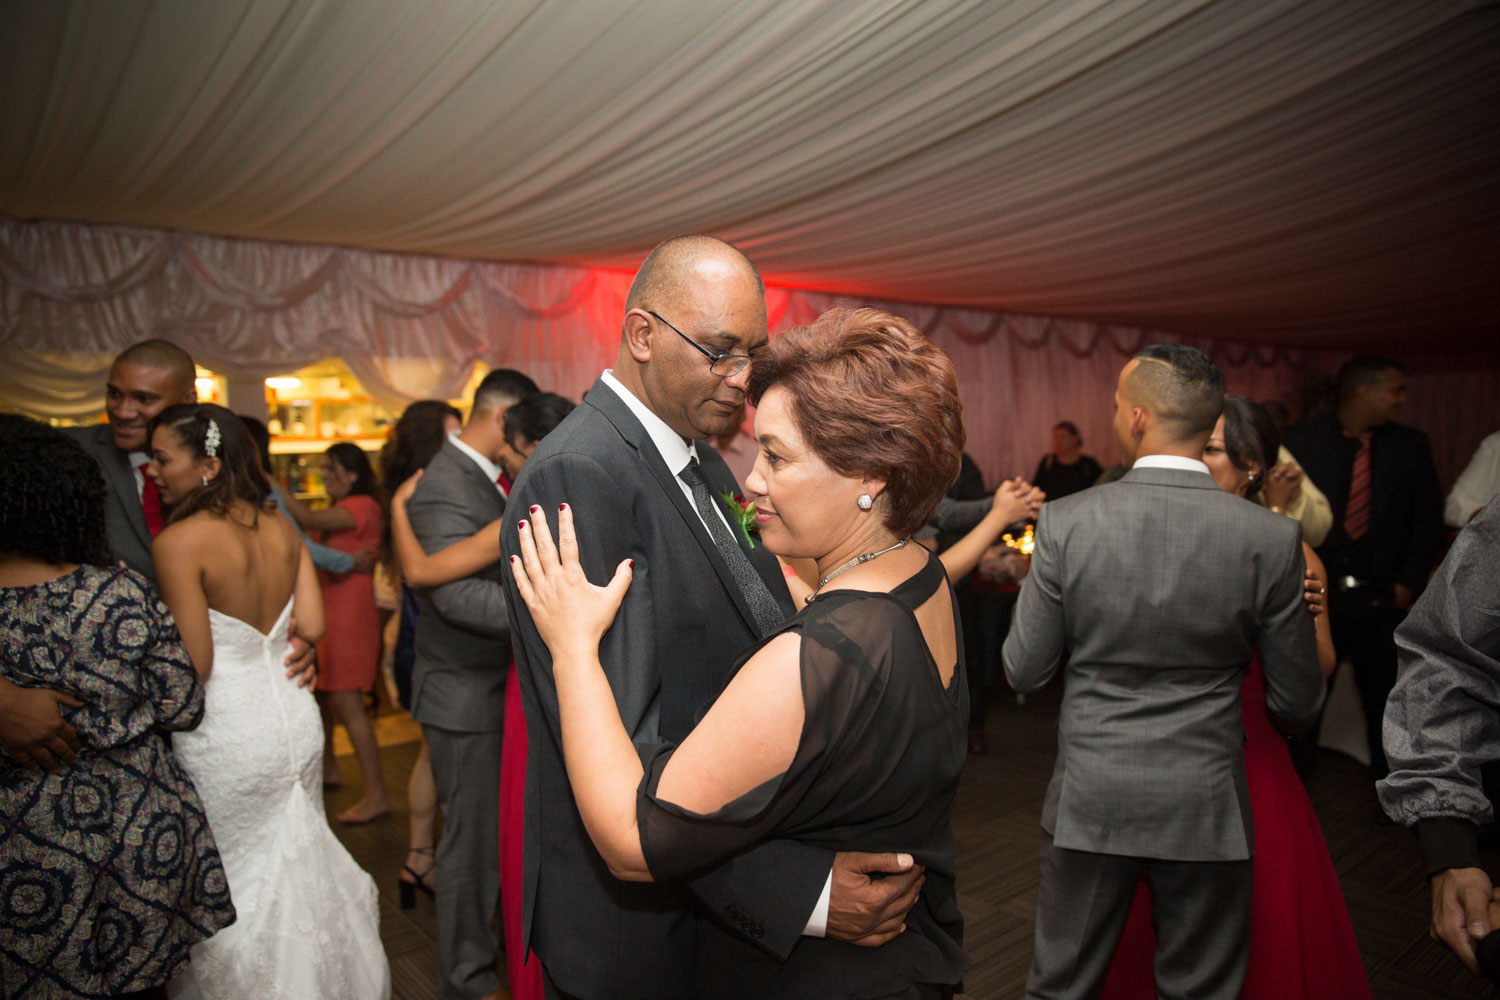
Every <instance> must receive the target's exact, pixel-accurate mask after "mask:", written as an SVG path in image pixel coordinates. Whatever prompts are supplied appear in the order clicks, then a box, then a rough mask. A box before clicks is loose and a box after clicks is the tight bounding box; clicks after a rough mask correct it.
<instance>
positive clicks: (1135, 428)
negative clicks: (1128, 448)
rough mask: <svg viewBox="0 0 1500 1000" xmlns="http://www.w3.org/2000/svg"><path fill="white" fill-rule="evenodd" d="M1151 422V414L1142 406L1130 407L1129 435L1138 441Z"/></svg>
mask: <svg viewBox="0 0 1500 1000" xmlns="http://www.w3.org/2000/svg"><path fill="white" fill-rule="evenodd" d="M1150 424H1151V415H1150V414H1149V413H1147V412H1146V408H1145V407H1144V406H1132V407H1131V408H1130V436H1131V437H1132V438H1134V439H1135V440H1137V441H1139V440H1140V439H1141V438H1142V437H1144V436H1145V435H1146V428H1147V427H1149V426H1150Z"/></svg>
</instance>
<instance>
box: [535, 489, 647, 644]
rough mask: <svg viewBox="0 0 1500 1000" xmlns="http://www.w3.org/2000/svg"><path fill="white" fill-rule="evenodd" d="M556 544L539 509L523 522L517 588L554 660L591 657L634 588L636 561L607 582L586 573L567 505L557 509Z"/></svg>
mask: <svg viewBox="0 0 1500 1000" xmlns="http://www.w3.org/2000/svg"><path fill="white" fill-rule="evenodd" d="M557 520H558V524H557V542H556V544H555V545H554V544H553V541H552V529H551V527H549V526H548V524H547V515H546V513H545V512H543V511H542V509H541V508H540V507H532V508H531V516H530V517H529V518H522V519H521V520H520V521H519V522H518V527H517V529H516V530H517V531H518V532H519V534H520V547H521V554H520V556H512V557H511V559H510V568H511V572H512V573H514V574H515V579H516V590H517V591H518V592H519V593H520V595H521V599H522V600H523V601H525V602H526V607H527V608H529V609H530V610H531V619H532V621H533V622H534V623H535V625H536V628H537V632H538V633H539V634H540V635H541V637H542V641H543V642H545V643H546V644H547V648H548V649H550V650H551V651H552V659H553V662H554V663H556V662H557V661H559V660H563V659H568V658H571V657H575V656H583V657H587V656H592V655H593V654H595V653H596V652H597V651H598V647H599V640H600V639H601V638H603V636H604V633H605V632H607V631H609V627H610V625H611V624H613V622H614V620H615V613H616V612H618V611H619V609H620V603H621V602H622V601H624V599H625V591H626V590H627V589H629V587H630V581H631V577H632V568H633V567H634V565H635V562H634V560H626V561H625V562H622V563H621V564H620V565H619V567H618V568H616V570H615V575H614V577H613V579H611V580H610V581H609V582H608V583H607V584H605V585H604V586H602V587H597V586H595V585H594V584H592V583H590V582H589V580H588V577H587V576H585V575H584V572H583V567H582V566H581V565H580V564H579V562H578V536H577V534H576V533H575V532H574V528H573V509H572V508H571V507H569V506H568V505H567V504H562V505H561V507H560V509H559V511H558V517H557Z"/></svg>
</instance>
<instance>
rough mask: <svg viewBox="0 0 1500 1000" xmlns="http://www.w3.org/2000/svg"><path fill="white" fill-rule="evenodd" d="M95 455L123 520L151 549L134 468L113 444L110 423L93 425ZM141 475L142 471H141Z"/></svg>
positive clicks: (149, 534)
mask: <svg viewBox="0 0 1500 1000" xmlns="http://www.w3.org/2000/svg"><path fill="white" fill-rule="evenodd" d="M94 455H95V457H96V458H98V459H99V465H100V467H101V468H103V469H104V472H105V474H106V475H108V476H109V479H110V492H111V493H113V494H114V497H115V501H116V502H117V503H118V504H119V505H120V507H121V509H123V510H124V511H125V520H126V521H128V522H129V523H130V529H131V530H132V531H134V532H135V535H136V538H137V539H138V540H139V541H140V543H141V545H142V546H143V547H144V548H145V549H146V551H147V552H150V551H151V529H150V528H148V527H146V512H145V511H144V510H142V509H141V500H140V497H141V494H140V490H138V489H137V488H136V485H135V467H134V466H132V465H131V464H130V456H128V455H126V454H125V453H124V452H123V451H121V450H120V449H119V448H116V447H115V437H114V431H112V430H110V428H109V424H100V425H99V426H98V427H96V428H94ZM142 474H144V472H143V473H142Z"/></svg>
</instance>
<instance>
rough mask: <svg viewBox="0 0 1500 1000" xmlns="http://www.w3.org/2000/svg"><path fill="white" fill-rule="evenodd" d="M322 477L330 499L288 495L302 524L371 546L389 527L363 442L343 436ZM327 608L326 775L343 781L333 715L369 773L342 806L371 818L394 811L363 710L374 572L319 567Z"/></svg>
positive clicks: (371, 646)
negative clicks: (308, 500) (358, 792)
mask: <svg viewBox="0 0 1500 1000" xmlns="http://www.w3.org/2000/svg"><path fill="white" fill-rule="evenodd" d="M323 482H324V484H325V485H326V487H327V490H328V499H329V500H330V501H332V506H330V507H328V508H326V509H324V510H313V509H312V508H311V507H308V506H307V505H306V504H305V503H303V502H302V501H301V500H298V499H297V498H296V497H291V496H288V497H283V500H284V501H285V502H286V506H287V509H288V510H290V511H291V513H292V517H293V518H294V519H295V520H296V522H297V524H298V525H299V526H300V527H302V528H303V529H304V530H307V531H321V532H323V535H324V540H325V541H326V542H327V544H328V545H329V547H330V548H333V549H337V550H339V551H341V552H351V553H352V552H357V551H359V550H361V549H374V548H375V547H376V546H378V545H379V544H380V538H381V535H382V534H383V533H384V531H385V516H384V514H383V513H382V511H381V507H380V500H379V498H378V497H377V496H376V494H377V493H378V492H379V490H380V486H379V484H377V483H376V482H375V470H374V469H372V468H371V467H370V460H369V458H367V457H366V456H365V453H364V452H363V451H362V450H360V448H359V446H358V445H354V444H350V443H349V442H347V441H340V442H338V443H336V444H332V445H329V447H328V450H327V451H325V452H324V453H323ZM318 586H319V589H320V590H321V591H322V593H323V616H324V620H325V621H326V622H327V623H328V626H327V629H326V630H325V631H324V633H323V640H322V641H321V642H320V643H318V703H319V707H320V708H321V709H322V716H323V781H324V783H325V784H328V785H338V784H339V780H340V779H339V767H338V761H337V760H335V759H334V756H333V723H334V721H335V720H337V721H338V722H340V723H342V724H343V726H344V730H345V731H346V732H347V733H348V734H349V742H350V744H351V745H353V747H354V756H355V758H356V759H357V760H358V761H359V769H360V772H361V774H362V775H363V777H364V783H365V793H364V795H363V796H362V797H361V798H360V800H359V801H358V802H356V803H354V805H352V806H350V807H349V808H348V809H345V810H344V811H343V812H341V813H339V815H338V820H339V822H341V823H356V824H357V823H368V822H370V821H371V820H374V819H379V818H380V817H381V816H384V815H385V814H386V813H388V812H390V809H391V806H390V802H389V801H387V799H386V796H385V780H384V778H383V777H382V775H381V771H380V746H379V744H377V743H376V742H375V729H374V727H372V726H371V725H370V716H369V715H368V714H367V713H366V712H365V692H366V691H369V690H370V689H371V688H372V687H374V685H375V671H376V668H377V667H378V666H379V665H380V623H379V615H378V614H377V612H376V609H375V575H374V574H373V573H372V572H370V571H369V570H366V571H364V572H362V573H359V572H356V573H347V574H343V575H338V574H334V573H327V572H323V571H321V570H320V571H319V572H318Z"/></svg>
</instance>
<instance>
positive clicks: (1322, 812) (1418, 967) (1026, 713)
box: [327, 687, 1494, 1000]
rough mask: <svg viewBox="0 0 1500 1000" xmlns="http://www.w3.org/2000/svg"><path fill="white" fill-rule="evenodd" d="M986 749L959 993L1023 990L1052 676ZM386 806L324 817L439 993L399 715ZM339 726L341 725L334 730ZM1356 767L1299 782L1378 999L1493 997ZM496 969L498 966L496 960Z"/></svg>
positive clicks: (407, 746) (969, 844) (968, 788)
mask: <svg viewBox="0 0 1500 1000" xmlns="http://www.w3.org/2000/svg"><path fill="white" fill-rule="evenodd" d="M991 700H992V707H991V710H990V714H989V723H988V726H987V732H988V736H989V744H990V746H989V751H990V752H989V754H988V755H987V756H983V757H971V758H970V759H969V763H968V766H967V767H966V768H965V769H964V776H963V784H962V786H961V788H960V792H959V798H958V807H957V809H956V811H955V812H954V816H953V826H954V830H955V832H956V835H957V839H958V849H959V853H958V879H959V883H958V884H959V900H960V902H961V903H962V905H963V910H964V915H965V917H966V918H967V920H968V930H967V935H966V944H967V946H968V949H969V953H970V954H971V955H972V956H973V958H974V969H973V971H972V972H971V973H970V975H969V977H968V980H967V983H966V988H967V993H966V994H965V996H966V997H968V998H970V1000H1001V998H1009V997H1019V996H1021V994H1022V990H1023V987H1024V985H1025V981H1026V969H1027V966H1028V965H1029V964H1030V961H1031V936H1032V917H1033V911H1034V910H1035V907H1036V889H1037V851H1038V849H1039V845H1040V838H1041V834H1040V828H1039V826H1038V818H1039V817H1040V815H1041V808H1042V795H1043V793H1044V792H1045V790H1046V787H1047V779H1048V777H1049V776H1050V775H1051V773H1052V762H1053V756H1054V753H1055V750H1056V732H1055V726H1056V722H1057V703H1058V693H1057V688H1056V687H1054V688H1052V689H1049V690H1048V691H1045V692H1042V693H1041V694H1040V695H1034V696H1032V697H1031V698H1030V699H1028V701H1027V703H1026V704H1025V705H1017V704H1016V703H1015V701H1014V698H1013V696H1011V695H1009V694H1004V693H1001V694H997V695H996V696H994V697H993V698H992V699H991ZM378 729H379V733H380V738H381V744H382V747H383V749H382V757H383V764H384V769H385V783H386V788H387V790H388V792H389V794H390V796H391V801H392V802H393V803H396V808H395V809H394V810H393V811H392V813H391V814H390V815H389V816H387V817H385V818H383V819H380V820H377V821H376V822H374V823H371V824H369V825H367V826H361V827H344V826H341V825H340V824H338V823H336V822H335V823H334V824H333V826H334V829H335V831H336V832H337V833H338V835H339V838H340V839H341V840H343V842H344V843H345V845H347V846H348V848H349V850H350V852H351V853H352V854H353V855H354V857H355V859H356V860H358V861H359V863H360V864H361V865H363V866H364V868H365V869H366V870H367V871H369V872H370V873H371V874H372V875H374V876H375V879H376V882H377V883H378V884H379V886H380V905H381V913H380V929H381V936H382V938H383V939H384V940H385V947H386V953H387V955H389V957H390V961H391V973H392V978H393V981H394V984H395V990H394V997H395V998H396V1000H428V998H433V997H436V996H437V988H436V982H435V976H434V971H433V970H434V968H435V966H436V956H437V948H436V942H435V934H436V930H437V928H436V924H435V921H434V919H433V909H432V902H431V900H429V899H427V898H426V897H425V896H419V897H418V901H417V908H416V909H414V910H407V911H403V910H401V909H400V907H399V905H398V903H397V889H396V875H397V872H399V871H400V869H401V864H402V862H403V860H404V859H405V856H406V813H405V802H406V778H407V774H408V773H409V772H410V769H411V764H412V761H413V759H415V756H416V749H417V746H416V744H415V743H413V742H410V740H411V739H412V737H413V734H414V728H413V727H412V726H411V725H410V723H409V721H408V720H406V719H405V718H404V717H399V716H397V717H391V716H387V717H382V719H381V720H380V724H379V727H378ZM340 735H342V734H340ZM341 749H342V754H341V756H340V757H339V767H340V769H341V770H342V772H343V775H344V779H345V781H346V784H345V786H344V787H343V788H342V789H337V790H333V791H330V792H329V793H328V795H327V806H328V812H329V815H333V814H334V813H336V812H337V811H338V810H340V809H342V808H344V807H346V806H348V805H350V804H352V803H353V801H354V800H355V798H356V797H357V795H358V788H357V787H351V786H350V784H347V782H353V783H354V785H355V786H357V783H358V780H359V778H358V769H357V768H356V766H355V763H354V758H353V757H352V756H347V744H341ZM1365 775H1366V771H1365V769H1364V767H1362V766H1361V765H1359V764H1357V763H1355V762H1354V761H1352V760H1350V759H1349V758H1347V757H1344V756H1343V755H1341V754H1337V753H1332V752H1329V751H1324V752H1323V753H1322V755H1321V757H1320V759H1319V761H1318V766H1317V771H1316V773H1315V774H1314V776H1313V779H1312V782H1311V786H1310V789H1309V791H1310V792H1311V795H1312V800H1313V805H1314V807H1315V808H1316V809H1317V813H1318V818H1319V820H1320V821H1321V822H1322V825H1323V832H1324V836H1325V837H1326V838H1327V840H1328V848H1329V852H1330V853H1331V854H1332V856H1333V863H1334V867H1335V868H1336V869H1337V871H1338V875H1339V881H1340V882H1341V883H1342V885H1343V888H1344V898H1345V900H1346V901H1347V902H1348V904H1349V913H1350V916H1351V918H1352V919H1353V921H1354V932H1355V935H1356V936H1357V938H1358V939H1359V946H1360V951H1361V953H1362V954H1363V955H1364V960H1365V969H1366V970H1367V972H1368V973H1369V977H1370V986H1371V988H1372V990H1373V992H1374V995H1375V996H1376V997H1377V998H1379V1000H1404V998H1412V1000H1416V998H1432V997H1453V998H1457V997H1489V996H1494V993H1493V992H1492V991H1491V990H1490V989H1489V988H1488V987H1487V986H1485V985H1484V984H1482V983H1480V982H1479V981H1476V980H1474V979H1473V978H1471V977H1470V976H1469V974H1468V972H1467V971H1465V970H1464V968H1463V967H1462V966H1461V965H1459V964H1458V961H1457V959H1454V958H1453V957H1452V956H1451V955H1450V954H1448V953H1447V951H1446V950H1445V949H1443V948H1441V947H1440V946H1439V945H1437V944H1434V943H1433V942H1432V941H1431V940H1430V939H1429V938H1428V937H1427V912H1428V894H1427V887H1426V884H1425V882H1424V881H1423V880H1422V872H1421V859H1420V856H1419V855H1418V852H1417V848H1416V842H1415V840H1414V838H1412V837H1411V835H1410V834H1408V833H1407V832H1406V831H1405V830H1403V829H1401V828H1399V827H1396V826H1393V825H1390V824H1388V823H1380V822H1377V820H1376V815H1377V808H1376V804H1375V793H1374V789H1373V788H1372V787H1371V786H1370V785H1369V783H1368V781H1367V780H1366V777H1365ZM501 965H502V970H501V976H502V979H503V977H504V970H503V965H504V963H503V961H502V962H501Z"/></svg>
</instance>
